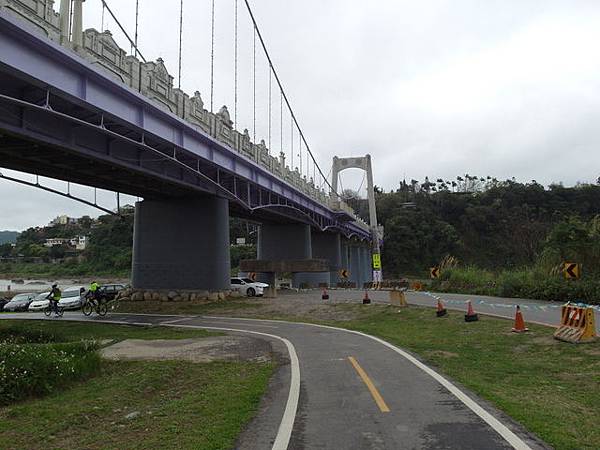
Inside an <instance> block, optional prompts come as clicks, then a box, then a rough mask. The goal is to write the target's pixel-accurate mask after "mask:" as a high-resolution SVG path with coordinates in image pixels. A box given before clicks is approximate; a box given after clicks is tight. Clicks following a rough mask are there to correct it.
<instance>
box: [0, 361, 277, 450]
mask: <svg viewBox="0 0 600 450" xmlns="http://www.w3.org/2000/svg"><path fill="white" fill-rule="evenodd" d="M272 371H273V366H272V365H270V364H257V363H245V362H213V363H208V364H194V363H189V362H182V361H161V362H141V361H136V362H106V363H104V364H103V369H102V373H101V374H100V375H99V376H98V377H96V378H93V379H91V380H89V381H88V382H86V383H85V384H83V383H81V384H76V385H74V386H73V387H72V388H71V389H68V390H65V391H63V392H59V393H57V394H55V395H51V396H48V397H45V398H43V399H38V400H31V401H27V402H23V403H19V404H16V405H12V406H9V407H5V408H2V409H0V448H3V449H22V448H27V449H47V448H61V449H69V448H73V449H74V448H87V449H100V448H102V449H121V448H128V449H146V448H161V449H167V448H174V449H175V448H177V449H188V448H189V449H206V450H212V449H214V450H220V449H226V448H232V447H233V445H234V443H235V440H236V438H237V436H238V434H239V433H240V431H241V429H242V426H243V424H245V423H246V422H248V421H249V420H250V418H251V417H252V416H253V414H254V411H255V410H256V408H257V407H258V404H259V402H260V398H261V396H262V394H263V393H264V391H265V389H266V386H267V383H268V380H269V377H270V375H271V373H272ZM131 413H133V414H134V415H135V417H133V418H126V416H127V415H128V414H131ZM136 414H137V415H136Z"/></svg>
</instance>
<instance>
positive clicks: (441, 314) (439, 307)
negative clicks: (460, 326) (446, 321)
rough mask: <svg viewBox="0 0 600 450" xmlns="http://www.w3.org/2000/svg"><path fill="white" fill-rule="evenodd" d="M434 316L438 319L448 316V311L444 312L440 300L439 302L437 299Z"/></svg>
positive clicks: (444, 309)
mask: <svg viewBox="0 0 600 450" xmlns="http://www.w3.org/2000/svg"><path fill="white" fill-rule="evenodd" d="M435 315H436V316H438V317H444V316H446V315H448V311H447V310H446V308H444V304H443V303H442V300H440V299H439V298H438V301H437V311H436V312H435Z"/></svg>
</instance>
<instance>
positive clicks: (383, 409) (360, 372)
mask: <svg viewBox="0 0 600 450" xmlns="http://www.w3.org/2000/svg"><path fill="white" fill-rule="evenodd" d="M348 360H349V361H350V364H352V366H353V367H354V369H355V370H356V372H357V373H358V376H359V377H361V378H362V380H363V382H364V383H365V384H366V385H367V388H368V389H369V392H370V393H371V395H372V396H373V400H375V403H377V406H379V409H380V410H381V412H390V408H388V405H386V404H385V401H384V400H383V397H382V396H381V394H380V393H379V391H378V390H377V388H376V387H375V385H374V384H373V382H372V381H371V379H370V378H369V375H367V373H366V372H365V371H364V370H363V368H362V367H360V365H359V364H358V361H357V360H356V359H355V358H354V357H353V356H348Z"/></svg>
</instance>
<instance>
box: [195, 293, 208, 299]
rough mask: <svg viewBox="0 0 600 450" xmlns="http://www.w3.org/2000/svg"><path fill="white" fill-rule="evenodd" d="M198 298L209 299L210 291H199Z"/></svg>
mask: <svg viewBox="0 0 600 450" xmlns="http://www.w3.org/2000/svg"><path fill="white" fill-rule="evenodd" d="M196 298H197V299H198V300H208V291H198V292H197V293H196Z"/></svg>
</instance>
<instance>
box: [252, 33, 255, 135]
mask: <svg viewBox="0 0 600 450" xmlns="http://www.w3.org/2000/svg"><path fill="white" fill-rule="evenodd" d="M252 111H253V113H252V127H253V128H252V129H253V138H252V141H253V142H254V143H256V29H254V47H253V53H252Z"/></svg>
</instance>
